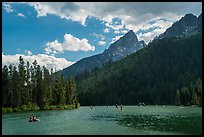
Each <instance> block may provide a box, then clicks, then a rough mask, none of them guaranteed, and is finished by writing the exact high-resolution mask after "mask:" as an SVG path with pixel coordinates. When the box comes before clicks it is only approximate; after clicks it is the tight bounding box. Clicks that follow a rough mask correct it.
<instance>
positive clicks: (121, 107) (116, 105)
mask: <svg viewBox="0 0 204 137" xmlns="http://www.w3.org/2000/svg"><path fill="white" fill-rule="evenodd" d="M106 107H107V108H108V107H109V106H108V105H107V106H106ZM115 107H116V108H117V109H118V108H119V106H118V104H115ZM90 109H93V106H90ZM120 110H123V105H122V104H121V105H120Z"/></svg>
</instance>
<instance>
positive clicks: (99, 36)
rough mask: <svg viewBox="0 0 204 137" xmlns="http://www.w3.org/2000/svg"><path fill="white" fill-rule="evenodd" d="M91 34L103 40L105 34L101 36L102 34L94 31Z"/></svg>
mask: <svg viewBox="0 0 204 137" xmlns="http://www.w3.org/2000/svg"><path fill="white" fill-rule="evenodd" d="M91 35H93V36H95V37H96V38H98V39H101V40H105V36H103V35H102V34H96V33H95V32H94V33H92V34H91Z"/></svg>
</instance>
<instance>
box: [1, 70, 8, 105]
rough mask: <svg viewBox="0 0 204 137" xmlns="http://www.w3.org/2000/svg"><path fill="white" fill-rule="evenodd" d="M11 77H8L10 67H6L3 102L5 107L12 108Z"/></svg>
mask: <svg viewBox="0 0 204 137" xmlns="http://www.w3.org/2000/svg"><path fill="white" fill-rule="evenodd" d="M8 91H9V75H8V67H7V66H4V67H3V69H2V101H3V104H2V105H3V106H5V107H8V106H10V100H9V98H10V95H9V92H8Z"/></svg>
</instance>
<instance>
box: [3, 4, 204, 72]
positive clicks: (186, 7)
mask: <svg viewBox="0 0 204 137" xmlns="http://www.w3.org/2000/svg"><path fill="white" fill-rule="evenodd" d="M181 5H182V6H181ZM155 9H158V11H156V10H155ZM201 9H202V4H201V3H198V2H197V3H173V2H172V3H147V2H145V3H137V2H135V3H108V2H106V3H99V2H97V3H93V2H91V3H79V2H78V3H73V2H61V3H52V2H49V3H42V2H40V3H32V2H31V3H15V2H14V3H2V40H3V41H2V65H8V64H9V63H14V64H17V63H18V56H20V55H22V56H23V58H24V59H25V60H28V61H30V62H33V60H34V59H37V61H38V62H39V64H40V65H45V66H47V67H48V68H51V67H54V68H56V69H57V70H60V69H63V68H65V67H67V66H69V65H71V64H73V63H74V62H77V61H78V60H80V59H82V58H84V57H88V56H92V55H95V54H98V53H102V52H103V51H104V50H105V49H107V48H108V47H109V46H110V44H111V43H113V42H114V41H116V40H117V39H118V38H119V37H121V36H123V35H124V34H125V33H127V32H128V31H129V30H133V31H134V32H135V34H136V35H137V37H138V39H139V40H144V41H145V42H146V43H148V42H149V41H151V40H152V39H153V38H154V37H155V36H158V35H159V34H161V33H163V32H164V31H165V30H166V28H168V27H170V26H171V25H172V24H173V23H174V22H175V21H177V20H179V19H180V18H181V17H182V16H184V15H185V14H187V13H193V14H194V15H196V16H198V15H199V14H200V13H201V11H202V10H201Z"/></svg>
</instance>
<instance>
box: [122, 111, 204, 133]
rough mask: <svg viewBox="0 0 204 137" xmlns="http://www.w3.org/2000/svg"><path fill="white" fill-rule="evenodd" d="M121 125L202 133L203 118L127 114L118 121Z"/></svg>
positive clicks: (165, 130) (154, 129)
mask: <svg viewBox="0 0 204 137" xmlns="http://www.w3.org/2000/svg"><path fill="white" fill-rule="evenodd" d="M118 123H119V124H120V125H124V126H127V127H132V128H136V129H141V130H143V129H146V130H153V131H164V132H178V133H184V134H202V132H201V131H202V127H201V125H202V123H201V119H198V118H197V117H183V116H174V115H172V116H167V117H160V116H159V115H126V116H125V117H123V118H122V119H121V120H119V122H118Z"/></svg>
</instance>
